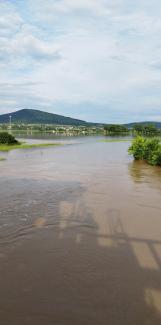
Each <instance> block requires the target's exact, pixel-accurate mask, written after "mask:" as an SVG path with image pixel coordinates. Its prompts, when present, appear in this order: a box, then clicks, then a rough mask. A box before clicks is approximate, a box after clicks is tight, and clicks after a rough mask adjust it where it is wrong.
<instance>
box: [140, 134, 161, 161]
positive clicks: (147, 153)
mask: <svg viewBox="0 0 161 325" xmlns="http://www.w3.org/2000/svg"><path fill="white" fill-rule="evenodd" d="M159 146H160V145H159V140H158V139H146V140H145V143H144V155H143V159H144V160H146V161H148V162H149V163H151V160H152V156H153V154H154V152H156V151H157V150H158V148H159Z"/></svg>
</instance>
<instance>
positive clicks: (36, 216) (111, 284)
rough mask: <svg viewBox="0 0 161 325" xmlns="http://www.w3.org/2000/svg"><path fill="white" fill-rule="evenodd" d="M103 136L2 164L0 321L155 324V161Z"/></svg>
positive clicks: (160, 302) (160, 195) (15, 155)
mask: <svg viewBox="0 0 161 325" xmlns="http://www.w3.org/2000/svg"><path fill="white" fill-rule="evenodd" d="M100 139H101V138H97V137H96V138H93V137H87V138H86V137H84V138H76V139H74V138H72V139H71V140H70V141H69V139H61V141H62V142H64V143H65V144H71V145H65V146H61V147H50V148H36V149H35V148H34V149H28V150H15V151H11V152H9V153H5V155H6V158H7V160H6V161H4V162H0V320H1V322H0V324H2V325H11V324H12V325H26V324H27V325H29V324H30V325H44V324H45V325H55V324H56V325H59V324H60V325H75V324H77V325H88V324H89V325H99V324H100V325H107V324H108V325H136V324H137V325H144V324H147V325H151V324H153V325H154V324H155V325H160V324H161V169H160V168H155V167H151V166H148V165H144V164H143V163H136V162H133V161H132V159H131V158H130V157H129V156H128V154H127V148H128V146H129V143H128V142H118V143H116V142H115V143H112V142H111V143H110V142H109V143H104V142H101V141H99V140H100ZM32 141H34V142H35V141H39V140H34V139H33V140H32ZM57 141H60V139H58V140H57ZM41 142H42V140H41ZM3 156H4V154H3Z"/></svg>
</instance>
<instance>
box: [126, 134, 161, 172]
mask: <svg viewBox="0 0 161 325" xmlns="http://www.w3.org/2000/svg"><path fill="white" fill-rule="evenodd" d="M128 152H129V154H131V155H133V157H134V159H136V160H145V161H146V162H147V163H148V164H150V165H155V166H161V144H160V141H159V140H158V139H145V138H143V137H141V136H138V137H137V138H135V139H134V140H133V143H132V145H131V147H130V148H129V150H128Z"/></svg>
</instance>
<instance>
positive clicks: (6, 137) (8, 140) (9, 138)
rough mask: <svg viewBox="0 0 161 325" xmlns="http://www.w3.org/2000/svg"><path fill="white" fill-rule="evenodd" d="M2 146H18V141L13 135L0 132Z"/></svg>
mask: <svg viewBox="0 0 161 325" xmlns="http://www.w3.org/2000/svg"><path fill="white" fill-rule="evenodd" d="M0 144H7V145H9V144H18V141H17V140H16V139H15V138H14V136H13V135H11V134H9V133H7V132H0Z"/></svg>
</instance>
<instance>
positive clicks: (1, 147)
mask: <svg viewBox="0 0 161 325" xmlns="http://www.w3.org/2000/svg"><path fill="white" fill-rule="evenodd" d="M60 145H62V144H60V143H53V142H51V143H36V144H27V143H20V144H13V145H6V144H5V145H4V144H0V151H10V150H14V149H31V148H45V147H54V146H60Z"/></svg>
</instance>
